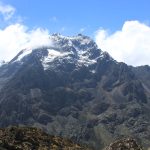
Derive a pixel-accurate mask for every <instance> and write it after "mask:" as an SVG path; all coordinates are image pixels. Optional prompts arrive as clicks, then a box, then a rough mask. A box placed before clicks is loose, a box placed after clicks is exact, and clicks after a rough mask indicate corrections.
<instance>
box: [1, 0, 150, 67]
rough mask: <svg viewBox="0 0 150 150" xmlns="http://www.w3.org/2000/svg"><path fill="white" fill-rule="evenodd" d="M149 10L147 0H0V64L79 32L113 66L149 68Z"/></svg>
mask: <svg viewBox="0 0 150 150" xmlns="http://www.w3.org/2000/svg"><path fill="white" fill-rule="evenodd" d="M149 11H150V0H43V1H41V0H0V41H1V42H0V53H1V55H0V60H6V61H9V60H11V59H12V58H13V57H14V56H15V55H16V54H17V53H18V52H19V51H20V50H21V49H23V48H27V47H35V46H38V45H37V44H43V45H44V44H47V42H48V37H49V34H52V33H61V34H63V35H68V36H72V35H77V34H78V33H83V34H85V35H88V36H90V37H91V38H92V39H93V40H95V42H96V43H97V45H98V47H99V48H100V49H102V50H103V51H107V52H108V53H109V54H110V55H111V56H112V57H113V58H114V59H116V60H117V61H119V62H120V61H123V62H125V63H127V64H129V65H134V66H139V65H147V64H148V65H150V57H149V56H150V13H149ZM41 41H42V42H41Z"/></svg>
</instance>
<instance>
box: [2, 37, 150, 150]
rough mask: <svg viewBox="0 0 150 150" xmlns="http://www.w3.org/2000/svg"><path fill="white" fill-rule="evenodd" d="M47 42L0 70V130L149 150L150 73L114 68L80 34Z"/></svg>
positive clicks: (95, 145)
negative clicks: (38, 131) (127, 140)
mask: <svg viewBox="0 0 150 150" xmlns="http://www.w3.org/2000/svg"><path fill="white" fill-rule="evenodd" d="M50 41H51V42H52V44H51V46H47V47H46V46H45V47H44V46H43V47H40V48H36V49H32V48H28V49H24V50H22V51H21V52H20V53H19V54H18V55H17V56H16V57H14V58H13V59H12V60H11V61H10V62H8V63H7V64H4V65H2V66H1V67H0V120H1V122H0V126H1V127H7V126H9V125H28V126H35V127H40V128H42V129H44V130H45V131H46V132H48V133H50V134H52V135H58V136H61V137H67V138H70V139H72V140H73V141H76V142H80V143H83V144H87V145H89V146H90V147H92V148H94V149H96V150H98V149H102V148H104V147H105V146H106V145H109V144H110V143H111V142H113V141H114V140H115V139H118V138H122V137H126V136H127V137H128V136H131V137H134V138H136V139H137V140H138V141H139V142H140V143H141V144H142V145H143V146H144V147H146V148H148V147H150V140H149V139H150V116H149V112H150V82H149V77H150V76H149V75H150V67H149V66H141V67H132V66H128V65H126V64H125V63H123V62H117V61H115V60H114V59H113V58H112V57H111V56H110V55H109V54H108V53H106V52H103V51H102V50H100V49H99V48H98V47H97V45H96V44H95V42H94V41H93V40H91V39H90V38H89V37H87V36H84V35H81V34H79V35H77V36H72V37H65V36H62V35H59V34H53V35H51V36H50Z"/></svg>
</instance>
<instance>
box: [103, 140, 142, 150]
mask: <svg viewBox="0 0 150 150" xmlns="http://www.w3.org/2000/svg"><path fill="white" fill-rule="evenodd" d="M105 150H142V148H141V146H139V145H138V144H137V142H136V141H135V140H134V139H133V138H125V139H121V140H117V141H115V142H114V143H111V144H110V145H109V146H108V147H107V148H105Z"/></svg>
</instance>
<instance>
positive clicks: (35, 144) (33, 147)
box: [0, 127, 90, 150]
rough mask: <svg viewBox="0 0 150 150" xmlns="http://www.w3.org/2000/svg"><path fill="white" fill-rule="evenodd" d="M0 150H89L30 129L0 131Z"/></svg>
mask: <svg viewBox="0 0 150 150" xmlns="http://www.w3.org/2000/svg"><path fill="white" fill-rule="evenodd" d="M0 150H90V149H88V148H86V147H82V146H80V145H78V144H75V143H74V142H72V141H71V140H68V139H63V138H60V137H56V136H50V135H48V134H46V133H45V132H43V131H42V130H40V129H37V128H32V127H10V128H5V129H0Z"/></svg>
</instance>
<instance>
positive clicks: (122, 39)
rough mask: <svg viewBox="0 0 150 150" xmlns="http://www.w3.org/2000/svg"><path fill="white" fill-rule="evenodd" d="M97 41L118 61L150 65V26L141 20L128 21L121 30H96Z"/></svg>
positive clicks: (136, 64)
mask: <svg viewBox="0 0 150 150" xmlns="http://www.w3.org/2000/svg"><path fill="white" fill-rule="evenodd" d="M95 38H96V43H97V44H98V46H99V48H101V49H102V50H104V51H107V52H108V53H109V54H110V55H111V56H112V57H113V58H115V59H116V60H117V61H123V62H126V63H127V64H129V65H134V66H139V65H146V64H149V65H150V26H148V25H146V24H144V23H141V22H139V21H126V22H125V23H124V25H123V27H122V29H121V30H119V31H116V32H115V33H113V34H109V32H108V31H107V30H104V29H100V30H98V31H97V32H96V37H95Z"/></svg>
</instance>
